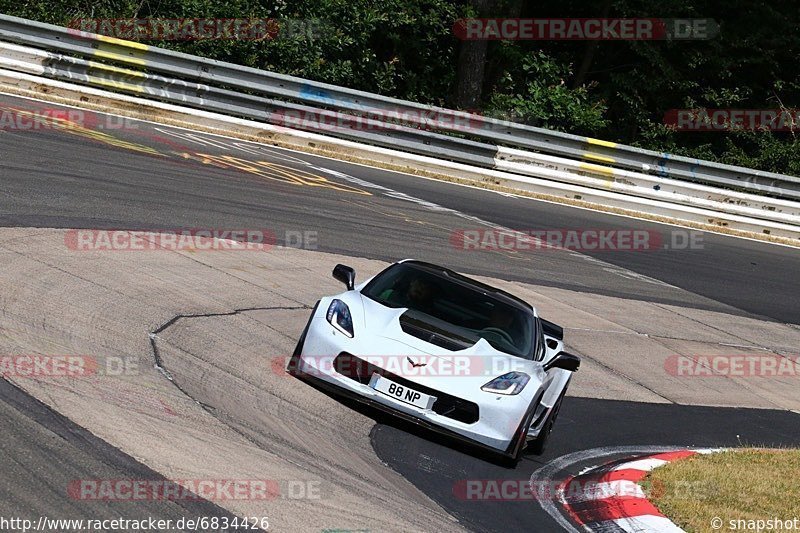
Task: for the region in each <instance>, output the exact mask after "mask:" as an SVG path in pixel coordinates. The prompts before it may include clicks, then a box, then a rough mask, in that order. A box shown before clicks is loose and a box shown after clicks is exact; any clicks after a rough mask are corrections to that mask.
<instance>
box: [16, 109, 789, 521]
mask: <svg viewBox="0 0 800 533" xmlns="http://www.w3.org/2000/svg"><path fill="white" fill-rule="evenodd" d="M0 106H2V107H3V108H5V109H8V108H16V109H26V110H28V111H42V110H52V109H54V108H56V106H53V105H51V104H46V103H41V102H34V101H30V100H24V99H18V98H13V97H5V96H0ZM100 118H101V119H102V117H100ZM97 119H98V116H95V117H94V118H93V119H92V120H97ZM100 122H102V120H100ZM87 129H92V128H87ZM120 141H125V142H128V143H132V144H128V145H126V146H120V144H121V143H120ZM0 153H1V154H2V159H1V160H0V180H1V182H0V183H2V185H0V226H6V227H13V226H19V227H22V226H24V227H54V228H114V229H172V228H179V227H182V228H228V229H231V228H252V229H255V228H269V229H270V230H271V231H274V232H275V234H276V235H277V236H278V239H279V241H280V240H281V239H282V236H284V235H286V231H297V230H313V231H316V232H318V248H319V249H320V250H322V251H331V252H337V253H342V254H348V255H353V256H361V257H369V258H375V259H383V260H397V259H401V258H405V257H415V258H418V259H423V260H427V261H431V262H438V263H444V264H446V265H448V266H450V267H452V268H454V269H456V270H459V271H462V272H465V273H472V274H482V275H488V276H496V277H500V278H506V279H515V280H521V281H525V282H529V283H534V284H542V285H550V286H555V287H563V288H568V289H572V290H579V291H582V292H586V293H597V294H609V295H613V296H621V297H625V298H630V299H641V300H648V301H656V302H666V303H672V304H676V305H682V306H687V307H697V308H703V309H711V310H720V311H724V312H727V313H735V314H742V315H755V316H759V317H766V318H769V319H772V320H776V321H781V322H789V323H797V322H798V307H797V301H800V298H799V296H800V282H798V276H797V273H798V272H800V254H798V253H797V250H796V249H793V248H788V247H782V246H775V245H768V244H765V243H761V242H757V241H749V240H743V239H735V238H731V237H728V236H724V235H716V234H711V233H703V234H702V243H703V246H702V248H700V249H693V250H674V249H657V250H651V251H647V252H621V251H608V252H582V253H581V254H577V253H572V252H565V251H539V252H520V253H507V252H502V253H501V252H497V253H473V252H468V251H464V250H458V249H456V248H455V247H454V246H453V245H452V244H451V236H452V233H453V232H454V231H458V230H461V229H477V228H481V227H486V226H484V225H482V224H485V223H488V224H496V225H499V226H503V227H509V228H514V229H520V230H526V229H536V230H546V229H572V228H575V229H605V230H610V229H645V230H651V231H654V232H658V233H660V234H663V235H664V241H665V242H669V240H670V236H669V232H670V231H672V230H675V229H677V228H674V227H671V226H667V225H662V224H656V223H649V222H644V221H640V220H634V219H630V218H624V217H617V216H612V215H608V214H603V213H596V212H593V211H588V210H582V209H576V208H571V207H566V206H563V205H558V204H552V203H547V202H541V201H534V200H530V199H523V198H516V197H511V196H508V195H502V194H498V193H495V192H489V191H484V190H481V189H475V188H468V187H459V186H455V185H452V184H447V183H441V182H437V181H432V180H425V179H421V178H414V177H410V176H406V175H403V174H398V173H393V172H387V171H382V170H376V169H371V168H367V167H363V166H358V165H353V164H348V163H342V162H338V161H333V160H329V159H325V158H319V157H314V156H309V155H305V154H299V153H296V152H289V151H284V150H279V149H274V148H268V147H254V146H253V145H248V144H246V143H237V142H235V141H232V140H229V139H228V140H225V139H220V138H216V137H213V136H208V135H199V134H198V135H196V136H195V137H187V136H186V132H185V131H182V130H176V129H174V128H169V127H165V126H156V125H153V124H148V123H141V122H135V121H130V122H128V123H127V127H126V128H123V129H115V130H113V131H110V130H108V131H107V132H106V134H104V135H102V136H99V135H96V134H91V133H87V131H85V130H83V129H78V130H75V129H73V130H71V131H66V130H64V129H53V128H39V129H35V130H27V131H19V130H15V129H13V128H10V129H0ZM231 158H233V159H231ZM255 160H259V161H263V160H268V161H270V162H271V166H268V167H264V166H261V167H259V166H257V165H256V166H254V165H253V164H252V162H253V161H255ZM243 161H244V163H243ZM321 169H322V170H321ZM320 176H324V178H325V179H324V180H320V179H318V178H319V177H320ZM365 193H370V194H369V195H367V194H365ZM448 209H449V210H451V211H448ZM477 219H480V220H477ZM0 384H2V383H0ZM5 405H6V406H3V405H2V404H0V407H2V411H0V412H2V414H3V416H4V418H6V419H7V421H4V423H3V427H4V428H8V432H9V435H16V436H17V437H16V438H18V439H20V440H19V441H18V442H23V440H22V439H25V442H32V441H33V440H35V441H37V442H38V441H39V439H37V438H36V436H35V433H36V432H39V434H40V435H41V434H42V433H43V432H54V429H53V428H54V427H56V426H57V425H58V424H62V425H63V424H65V423H66V422H65V421H63V420H57V418H56V417H55V416H54V415H52V414H51V415H48V416H42V417H39V418H32V417H29V416H28V417H26V416H25V414H24V413H23V412H22V411H20V410H19V409H16V410H15V409H13V408H10V407H7V406H8V405H10V404H9V403H8V401H6V403H5ZM374 417H375V418H376V420H377V421H378V424H377V425H376V427H375V429H374V430H373V434H372V440H373V445H374V448H375V451H376V453H377V454H378V456H379V457H380V458H381V459H382V460H384V461H385V462H386V463H387V464H389V465H390V466H391V467H392V468H394V469H396V470H397V471H399V472H400V473H401V474H403V475H404V476H405V477H407V478H408V479H409V480H410V481H411V482H413V483H414V484H415V485H416V486H417V487H419V488H420V489H421V490H422V491H423V492H425V493H426V494H428V495H429V496H430V497H432V498H433V499H434V500H436V501H437V502H438V503H439V504H440V505H442V506H443V507H444V508H445V509H446V510H448V511H449V512H451V513H452V514H454V515H455V516H456V517H458V518H459V519H460V520H462V522H463V523H464V524H465V525H466V526H467V527H469V528H472V529H476V530H485V531H500V530H509V529H511V528H522V527H526V528H530V527H533V528H534V529H535V530H551V529H553V528H557V527H558V526H557V525H556V524H555V523H553V522H552V519H551V518H550V517H549V516H548V515H547V514H546V513H544V511H543V510H542V508H541V507H540V506H539V505H537V504H536V503H534V502H530V501H527V502H504V503H499V502H474V501H462V500H459V499H458V498H456V497H454V495H453V492H452V488H453V483H454V480H455V481H457V480H459V479H498V478H512V479H527V478H528V477H529V476H530V475H531V473H532V472H534V471H535V470H537V469H538V468H539V467H541V466H542V465H544V464H545V463H546V462H547V461H549V460H551V459H554V458H556V457H559V456H562V455H564V454H568V453H572V452H577V451H582V450H586V449H590V448H597V447H601V446H624V445H637V446H639V445H641V446H643V447H645V446H649V445H676V446H726V445H737V444H740V443H745V444H758V445H794V446H797V445H800V424H798V421H800V419H799V418H798V415H797V414H793V413H790V412H785V411H769V410H750V409H728V408H712V407H687V406H678V405H653V404H642V403H632V402H615V401H605V400H591V399H581V398H567V399H566V404H565V406H564V409H562V412H561V415H560V418H559V422H558V424H557V427H556V430H555V431H554V435H553V439H552V442H551V444H550V446H549V449H548V451H547V452H546V453H545V454H544V455H543V456H541V457H532V456H530V457H526V458H525V459H524V460H523V461H522V462H521V464H520V465H519V466H518V467H517V469H515V470H511V469H506V468H503V467H500V466H498V465H494V464H492V463H490V462H486V461H484V460H483V459H482V458H481V457H480V456H479V455H480V454H476V453H473V452H471V451H469V450H464V449H463V447H461V446H454V445H453V444H452V443H449V442H447V441H443V440H441V439H438V438H436V437H433V436H431V435H430V434H428V433H427V432H422V431H420V430H417V429H415V428H413V427H409V426H408V425H407V424H404V423H401V422H398V421H395V420H391V419H387V418H385V417H383V416H380V415H377V414H375V415H374ZM25 432H28V433H29V435H31V436H30V437H29V436H27V435H26V433H25ZM31 432H32V433H31ZM29 438H30V439H32V440H28V439H29ZM24 448H25V445H24V444H19V446H18V448H17V449H24ZM39 452H41V450H39ZM62 453H63V454H64V455H65V456H69V458H70V460H71V461H74V462H76V463H77V462H79V459H80V460H84V461H87V463H86V467H85V468H86V472H85V473H86V474H88V472H89V471H96V470H97V469H99V468H100V467H99V466H98V465H97V462H98V461H99V460H101V459H102V454H104V453H112V452H107V451H102V450H99V448H89V449H88V451H86V450H84V451H79V450H77V449H75V450H71V449H65V450H62ZM117 453H119V452H117ZM81 454H83V455H81ZM120 455H124V454H120ZM98 458H99V459H98ZM89 461H93V463H89ZM131 461H132V460H131ZM101 462H102V461H101ZM57 465H58V466H57ZM61 465H63V461H58V462H54V461H52V460H51V459H48V457H46V454H45V453H43V452H42V453H33V454H28V455H20V454H11V453H4V454H2V458H0V471H2V472H3V477H4V479H6V475H7V474H6V473H13V472H20V471H21V469H23V470H24V469H28V470H33V469H38V470H40V471H46V472H48V475H53V476H63V475H64V474H63V473H60V468H61ZM131 468H133V467H132V466H131ZM18 477H19V480H18V485H16V486H15V487H16V488H15V489H14V490H15V491H17V492H18V493H24V494H28V495H34V494H38V492H37V491H39V490H40V486H39V485H38V484H37V483H36V482H35V481H32V480H31V479H27V480H26V479H24V476H18ZM90 477H91V476H90ZM95 477H97V478H102V477H114V476H108V475H107V474H106V475H105V476H104V475H102V474H98V475H96V476H95ZM120 477H122V476H120ZM125 477H136V476H130V475H127V476H125ZM8 491H9V489H8V486H6V488H5V490H4V497H3V500H4V502H5V505H6V507H11V509H4V514H7V515H13V514H14V512H13V511H14V510H15V509H14V507H19V508H21V507H22V503H21V502H18V500H15V499H13V498H11V499H9V497H8ZM57 499H58V498H57V497H56V496H54V495H52V496H51V497H48V498H46V499H45V498H44V497H43V498H42V500H41V501H39V502H38V503H37V505H39V506H40V507H41V508H43V509H44V508H45V507H47V508H50V506H56V510H58V508H59V507H58V506H59V505H62V506H67V505H70V504H71V505H72V507H74V503H75V502H69V501H64V502H57ZM8 502H11V503H10V504H9V503H8ZM84 512H85V513H86V515H92V516H95V515H94V514H93V511H92V510H90V509H84ZM133 512H134V514H135V511H133ZM148 512H149V514H151V515H152V514H153V512H152V509H150V508H148ZM174 512H177V511H175V510H174V509H164V513H166V514H169V513H174Z"/></svg>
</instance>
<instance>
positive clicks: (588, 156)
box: [583, 152, 616, 163]
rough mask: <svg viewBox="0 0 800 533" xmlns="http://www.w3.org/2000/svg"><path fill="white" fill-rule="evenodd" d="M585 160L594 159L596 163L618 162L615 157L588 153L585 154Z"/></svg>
mask: <svg viewBox="0 0 800 533" xmlns="http://www.w3.org/2000/svg"><path fill="white" fill-rule="evenodd" d="M583 158H584V159H593V160H594V161H600V162H602V163H615V162H616V160H615V159H614V158H613V157H608V156H604V155H600V154H593V153H591V152H586V153H585V154H583Z"/></svg>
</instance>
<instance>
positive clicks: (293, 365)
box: [286, 302, 319, 376]
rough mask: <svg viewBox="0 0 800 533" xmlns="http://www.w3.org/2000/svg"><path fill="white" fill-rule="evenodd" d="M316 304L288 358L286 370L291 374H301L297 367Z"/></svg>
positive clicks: (315, 310)
mask: <svg viewBox="0 0 800 533" xmlns="http://www.w3.org/2000/svg"><path fill="white" fill-rule="evenodd" d="M318 306H319V302H317V303H316V304H314V309H312V310H311V316H310V317H308V322H306V327H305V328H303V333H301V334H300V338H299V339H298V340H297V345H296V346H295V347H294V352H292V357H291V359H289V364H288V365H286V372H288V373H289V374H290V375H292V376H301V375H303V372H302V371H301V370H300V367H299V363H300V354H301V353H303V345H304V344H305V342H306V335H307V334H308V328H310V327H311V320H312V319H313V318H314V315H315V314H316V312H317V307H318Z"/></svg>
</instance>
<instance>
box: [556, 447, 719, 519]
mask: <svg viewBox="0 0 800 533" xmlns="http://www.w3.org/2000/svg"><path fill="white" fill-rule="evenodd" d="M715 451H717V450H708V449H703V450H678V451H672V452H665V453H658V454H655V455H648V456H644V457H638V458H637V459H635V460H631V461H627V462H622V463H620V462H618V461H617V462H614V463H611V464H606V465H602V466H597V467H593V468H590V469H588V470H585V471H584V472H582V473H580V474H579V475H577V476H573V477H571V478H568V479H567V480H565V481H564V483H562V484H561V486H560V487H559V489H558V500H559V502H560V503H561V505H562V506H563V508H564V510H565V511H566V512H567V514H568V515H569V516H571V517H572V519H573V520H574V521H575V522H576V523H578V524H580V525H581V526H582V527H583V529H584V530H585V531H589V532H602V533H644V532H652V533H685V532H684V531H683V529H681V528H679V527H678V526H676V525H675V524H674V523H673V522H672V521H671V520H670V519H669V518H667V517H666V516H664V515H663V514H661V513H660V512H659V510H658V509H656V507H655V505H653V504H652V503H651V502H650V501H649V500H648V499H647V494H645V492H644V490H642V487H641V486H639V482H640V481H642V480H643V479H644V478H645V476H646V475H647V474H648V472H650V471H651V470H653V469H654V468H658V467H660V466H664V465H665V464H668V463H670V462H672V461H677V460H680V459H684V458H686V457H691V456H692V455H696V454H705V453H712V452H715ZM654 490H657V487H656V488H655V489H654Z"/></svg>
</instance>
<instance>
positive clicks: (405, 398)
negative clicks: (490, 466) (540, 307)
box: [287, 260, 580, 463]
mask: <svg viewBox="0 0 800 533" xmlns="http://www.w3.org/2000/svg"><path fill="white" fill-rule="evenodd" d="M333 277H334V278H336V279H337V280H339V281H341V282H343V283H344V284H345V285H346V286H347V290H346V291H345V292H343V293H341V294H338V295H336V296H328V297H325V298H322V299H321V300H320V301H319V302H317V305H316V306H315V307H314V310H313V311H312V313H311V318H310V319H309V321H308V324H307V325H306V327H305V330H304V331H303V333H302V335H301V336H300V340H299V341H298V343H297V348H296V349H295V352H294V355H293V357H292V359H291V361H290V363H289V367H288V369H287V370H288V371H289V372H290V373H292V374H294V375H296V376H298V377H302V378H304V379H309V380H312V381H313V382H314V383H316V384H318V385H321V386H323V387H326V388H332V389H333V390H334V391H335V392H337V393H339V394H344V395H346V396H349V397H352V398H355V399H357V400H359V401H362V402H365V403H368V404H370V405H373V406H375V407H378V408H380V409H383V410H387V411H389V412H391V413H392V414H395V415H398V416H401V417H403V418H406V419H409V420H411V421H413V422H415V423H417V424H421V425H423V426H425V427H428V428H430V429H433V430H435V431H438V432H442V433H445V434H447V435H450V436H452V437H455V438H458V439H461V440H466V441H469V442H471V443H473V444H476V445H478V446H480V447H482V448H484V449H487V450H489V451H491V452H493V453H494V454H497V455H500V456H502V457H504V458H507V459H510V460H511V462H512V463H516V462H517V461H518V460H519V459H520V457H521V455H522V454H523V452H524V451H525V449H526V446H527V448H528V449H529V450H530V451H532V452H533V453H537V454H539V453H542V452H543V451H544V447H545V443H546V441H547V438H548V436H549V434H550V431H551V430H552V428H553V423H554V422H555V420H556V417H557V416H558V412H559V409H560V407H561V402H562V399H563V397H564V393H565V392H566V390H567V386H568V385H569V382H570V379H571V378H572V373H573V372H575V371H576V370H578V367H579V366H580V359H579V358H578V357H576V356H574V355H570V354H568V353H566V352H563V351H562V349H563V347H564V345H563V330H562V328H561V327H559V326H557V325H555V324H553V323H551V322H548V321H546V320H543V319H542V318H540V317H539V316H538V314H537V312H536V309H534V308H533V307H531V306H530V305H529V304H527V303H526V302H524V301H522V300H520V299H519V298H517V297H515V296H512V295H511V294H509V293H507V292H505V291H502V290H500V289H496V288H494V287H491V286H489V285H485V284H483V283H480V282H478V281H476V280H473V279H470V278H468V277H465V276H462V275H460V274H458V273H456V272H453V271H452V270H448V269H446V268H442V267H439V266H436V265H432V264H429V263H423V262H420V261H413V260H405V261H400V262H398V263H395V264H393V265H391V266H390V267H388V268H387V269H386V270H384V271H383V272H381V273H379V274H377V275H376V276H374V277H372V278H370V279H368V280H366V281H364V282H363V283H361V284H359V285H358V286H356V285H355V271H354V270H353V269H352V268H350V267H348V266H345V265H336V268H334V269H333Z"/></svg>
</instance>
